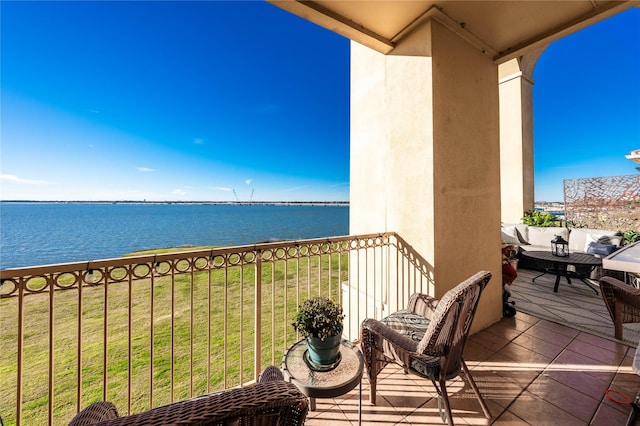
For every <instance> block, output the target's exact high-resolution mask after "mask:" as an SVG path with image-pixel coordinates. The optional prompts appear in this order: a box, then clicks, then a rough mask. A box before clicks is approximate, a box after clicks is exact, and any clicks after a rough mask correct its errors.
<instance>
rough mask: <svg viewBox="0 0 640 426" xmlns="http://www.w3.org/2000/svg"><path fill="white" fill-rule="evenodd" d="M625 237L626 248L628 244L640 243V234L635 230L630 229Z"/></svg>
mask: <svg viewBox="0 0 640 426" xmlns="http://www.w3.org/2000/svg"><path fill="white" fill-rule="evenodd" d="M622 235H623V244H624V245H625V246H626V245H627V244H633V243H635V242H636V241H640V233H638V231H636V230H634V229H629V230H628V231H626V232H625V233H624V234H622Z"/></svg>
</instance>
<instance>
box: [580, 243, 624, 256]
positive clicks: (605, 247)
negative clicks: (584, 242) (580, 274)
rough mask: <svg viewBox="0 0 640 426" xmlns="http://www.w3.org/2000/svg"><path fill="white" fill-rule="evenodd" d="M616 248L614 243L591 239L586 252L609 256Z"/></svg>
mask: <svg viewBox="0 0 640 426" xmlns="http://www.w3.org/2000/svg"><path fill="white" fill-rule="evenodd" d="M616 248H617V246H616V245H615V244H604V243H597V242H593V241H592V242H590V243H589V246H588V247H587V253H589V254H598V255H600V256H609V255H610V254H611V253H613V252H614V251H616Z"/></svg>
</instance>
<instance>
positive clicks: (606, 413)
mask: <svg viewBox="0 0 640 426" xmlns="http://www.w3.org/2000/svg"><path fill="white" fill-rule="evenodd" d="M628 417H629V411H628V410H627V411H625V412H622V411H618V410H616V409H615V408H612V407H610V406H607V405H601V406H600V407H599V408H598V411H597V412H596V415H595V416H594V418H593V419H592V420H591V423H590V425H591V426H611V425H626V424H627V418H628ZM636 424H638V422H636Z"/></svg>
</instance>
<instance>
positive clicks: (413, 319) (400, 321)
mask: <svg viewBox="0 0 640 426" xmlns="http://www.w3.org/2000/svg"><path fill="white" fill-rule="evenodd" d="M382 323H383V324H384V325H386V326H387V327H389V328H392V329H394V330H395V331H397V332H398V333H400V334H403V335H405V336H407V337H409V338H411V339H412V340H415V341H416V342H419V341H421V340H422V337H423V336H424V333H425V332H426V331H427V328H429V320H428V319H426V318H425V317H423V316H421V315H417V314H414V313H412V312H409V311H407V310H401V311H398V312H394V313H392V314H391V315H389V316H388V317H386V318H385V319H383V320H382Z"/></svg>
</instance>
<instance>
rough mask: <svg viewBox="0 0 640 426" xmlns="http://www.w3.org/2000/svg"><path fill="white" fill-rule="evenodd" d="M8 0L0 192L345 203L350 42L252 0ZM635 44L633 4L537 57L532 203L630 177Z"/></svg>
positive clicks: (639, 134) (638, 118) (637, 21)
mask: <svg viewBox="0 0 640 426" xmlns="http://www.w3.org/2000/svg"><path fill="white" fill-rule="evenodd" d="M1 7H2V10H1V19H2V21H1V24H2V25H1V31H2V34H1V35H2V52H1V54H2V55H1V60H2V62H1V71H2V79H1V88H2V92H1V107H2V109H1V120H2V128H1V130H0V131H1V134H0V135H1V138H2V140H1V145H0V150H1V159H0V173H1V174H2V180H1V181H0V199H5V200H8V199H33V200H123V199H124V200H143V199H146V200H159V201H163V200H184V201H189V200H191V201H206V200H222V201H226V200H234V199H235V197H236V196H235V195H234V193H233V190H235V192H236V195H237V197H238V199H239V200H241V201H247V200H249V199H250V198H251V194H252V193H253V200H256V201H269V200H285V201H294V200H299V201H310V200H348V198H349V41H348V40H347V39H345V38H343V37H341V36H338V35H336V34H333V33H331V32H329V31H327V30H324V29H322V28H320V27H317V26H316V25H314V24H311V23H309V22H306V21H304V20H302V19H300V18H298V17H296V16H293V15H291V14H289V13H287V12H284V11H282V10H280V9H278V8H276V7H274V6H271V5H269V4H266V3H262V2H192V3H188V4H185V3H174V2H158V3H151V2H137V3H129V2H69V3H62V2H16V3H14V2H6V1H3V2H2V5H1ZM594 44H595V46H594ZM638 46H640V10H638V9H635V10H631V11H627V12H625V13H623V14H621V15H619V16H616V17H613V18H611V19H609V20H607V21H605V22H602V23H600V24H597V25H595V26H593V27H591V28H588V29H586V30H584V31H582V32H580V33H577V34H574V35H572V36H569V37H567V38H566V39H563V40H561V41H559V42H556V43H555V44H553V45H552V46H550V47H549V48H548V49H547V50H546V51H545V53H544V54H543V55H542V57H541V58H540V61H539V62H538V66H537V68H536V71H535V74H534V79H535V81H536V85H535V86H534V102H535V107H534V120H535V121H534V123H535V151H536V154H535V167H536V168H535V173H536V199H538V200H542V199H546V200H561V199H562V180H563V179H568V178H576V177H591V176H606V175H621V174H629V173H635V172H636V171H635V168H634V166H633V164H632V163H631V162H630V161H628V160H626V159H625V158H624V155H625V154H627V153H629V151H631V150H633V149H638V148H640V77H639V76H640V52H639V47H638Z"/></svg>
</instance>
